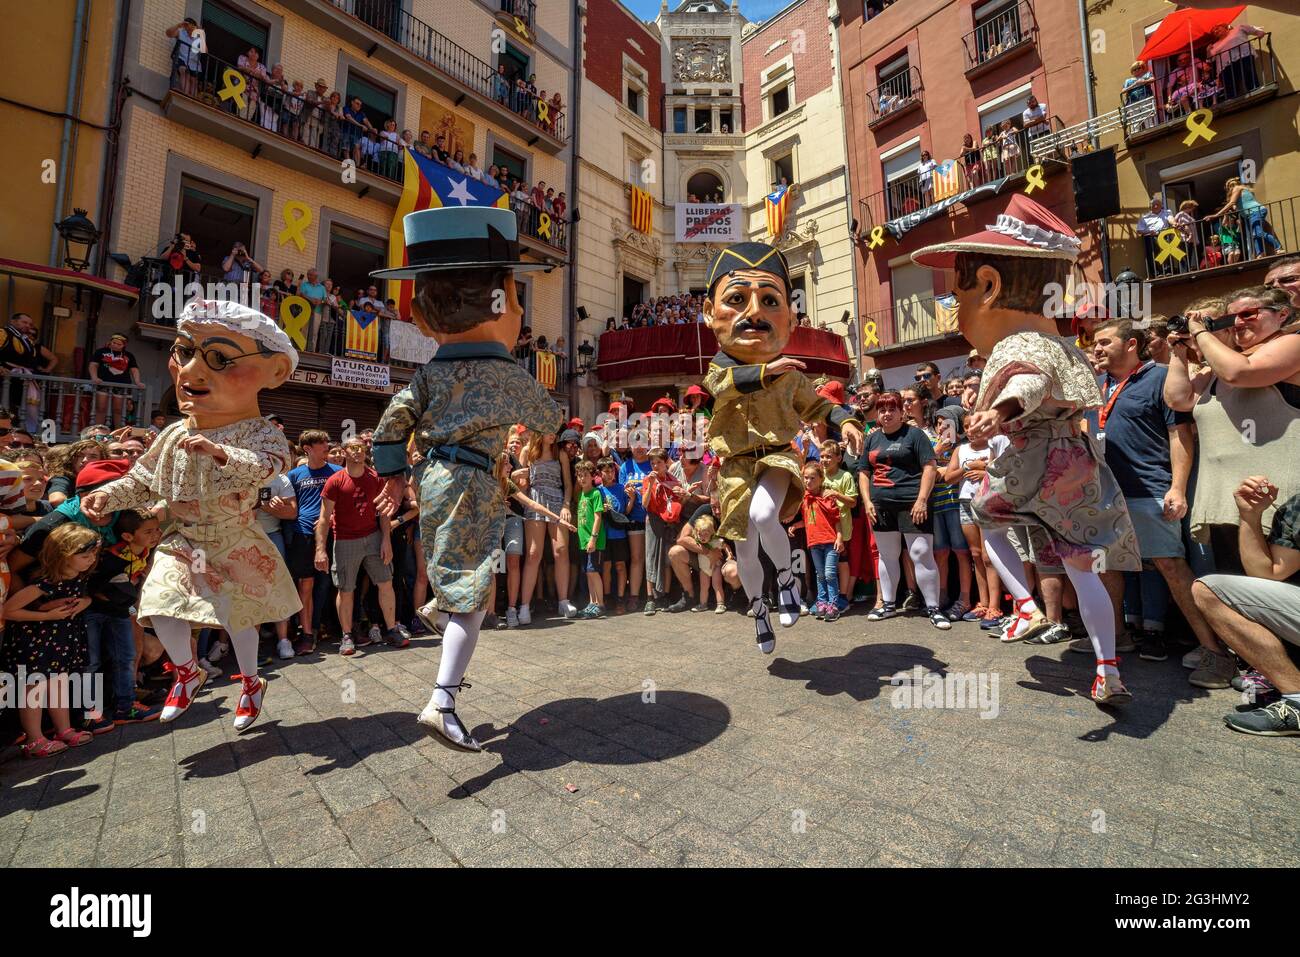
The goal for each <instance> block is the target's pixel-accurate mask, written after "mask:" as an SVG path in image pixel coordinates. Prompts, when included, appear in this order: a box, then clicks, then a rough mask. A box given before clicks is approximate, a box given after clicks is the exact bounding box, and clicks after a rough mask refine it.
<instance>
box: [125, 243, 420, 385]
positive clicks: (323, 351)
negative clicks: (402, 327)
mask: <svg viewBox="0 0 1300 957" xmlns="http://www.w3.org/2000/svg"><path fill="white" fill-rule="evenodd" d="M141 262H142V263H143V264H144V265H143V268H142V279H143V282H142V285H141V288H140V300H139V303H138V313H137V315H136V331H137V333H138V334H139V336H140V338H142V339H145V340H151V341H155V342H167V341H170V340H171V339H172V338H173V337H174V336H175V334H176V312H177V311H178V310H177V308H176V304H175V298H176V297H175V292H174V290H175V289H176V286H175V284H174V281H173V278H172V277H173V273H172V269H171V267H170V265H169V264H168V263H167V261H166V260H165V259H155V258H145V259H143V260H142V261H141ZM200 278H201V279H203V280H206V279H208V277H206V276H205V277H200ZM213 281H214V282H220V276H217V277H216V279H215V280H213ZM225 288H226V290H227V291H228V292H229V296H228V298H231V299H238V300H239V301H241V302H249V303H250V304H252V305H253V306H254V307H255V308H258V309H260V310H261V311H262V313H264V314H265V315H268V316H272V317H276V318H278V317H280V305H281V301H282V300H283V299H284V298H285V296H286V295H287V294H284V293H281V292H280V291H279V290H277V289H273V288H262V287H255V291H251V292H250V289H252V288H254V287H250V286H246V285H240V284H236V283H230V284H226V287H225ZM290 308H292V307H290ZM346 320H347V316H346V314H345V313H344V311H343V309H342V307H335V306H329V305H324V306H321V307H320V308H318V309H317V310H316V311H315V313H314V314H313V316H312V318H311V320H310V321H309V322H308V323H307V325H306V326H305V327H304V329H303V335H304V336H305V338H306V341H307V348H305V349H300V350H299V353H298V355H299V364H300V365H301V366H302V367H303V368H308V369H328V368H329V367H330V363H331V360H332V359H334V358H340V359H347V358H355V357H354V356H350V355H348V352H347V348H346V339H347V336H346V329H347V326H346ZM401 321H402V320H401V319H392V318H387V317H382V316H381V317H380V319H379V322H380V326H379V352H378V355H377V357H376V358H375V359H374V360H373V361H375V362H378V363H381V364H387V365H389V366H390V367H391V369H392V372H393V378H394V380H400V381H403V382H405V381H407V380H409V379H410V374H411V372H412V371H413V370H414V369H417V368H419V363H415V362H407V361H404V360H401V359H394V358H392V357H391V355H390V353H389V346H390V337H389V327H390V326H391V324H392V323H393V322H401Z"/></svg>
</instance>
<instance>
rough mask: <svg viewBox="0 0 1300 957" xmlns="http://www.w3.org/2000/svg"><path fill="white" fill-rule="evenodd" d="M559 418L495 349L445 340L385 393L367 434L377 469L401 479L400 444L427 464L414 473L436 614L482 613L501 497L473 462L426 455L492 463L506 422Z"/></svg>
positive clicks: (551, 422)
mask: <svg viewBox="0 0 1300 957" xmlns="http://www.w3.org/2000/svg"><path fill="white" fill-rule="evenodd" d="M562 420H563V413H561V411H560V407H559V406H557V405H556V404H555V402H554V401H553V400H552V399H551V397H550V396H549V395H548V394H547V392H546V390H545V389H544V388H542V386H541V385H540V384H539V383H538V382H537V380H536V379H534V378H533V377H532V376H531V375H529V374H528V372H527V371H526V370H525V369H524V368H523V367H521V366H520V365H519V363H517V362H515V360H514V357H513V356H512V355H511V354H510V352H509V351H508V350H507V349H506V348H505V347H504V346H499V345H497V344H495V343H449V344H447V345H444V346H442V347H441V348H439V350H438V352H437V354H436V355H435V356H434V357H433V359H431V360H430V361H429V362H428V363H426V364H425V366H424V367H423V368H422V369H420V370H419V371H418V372H416V373H415V376H414V377H413V378H412V379H411V384H410V385H408V386H407V387H406V388H405V389H403V390H402V391H401V392H399V393H397V395H395V396H393V399H392V401H391V402H390V403H389V405H388V409H387V410H386V411H385V412H384V415H383V418H381V419H380V420H379V427H378V428H377V429H375V435H374V454H375V468H376V470H377V471H378V472H379V474H380V475H384V476H392V475H400V474H404V472H405V470H406V444H407V441H408V439H409V438H410V436H411V434H412V433H414V434H415V447H416V449H417V450H418V451H419V452H420V454H421V455H424V456H425V457H426V459H428V463H427V465H426V466H425V468H424V472H423V475H422V476H421V477H420V541H421V542H422V543H423V545H424V554H425V560H426V562H427V564H428V572H429V588H430V589H431V590H432V592H433V597H434V600H435V601H436V602H437V607H438V610H439V611H445V612H448V613H450V614H465V613H469V612H474V611H478V610H480V609H482V608H483V607H484V606H485V605H486V604H487V602H488V598H489V597H490V596H491V593H492V587H493V585H494V583H495V577H494V576H495V569H494V565H495V562H494V560H493V553H494V552H495V551H496V550H497V549H498V548H500V547H501V536H502V533H503V532H504V531H505V524H506V500H505V494H504V493H503V491H502V489H501V483H500V482H498V481H497V479H496V478H495V476H494V475H492V474H491V473H489V472H486V471H484V470H483V469H480V468H477V467H476V466H474V465H470V464H466V463H463V462H462V463H451V462H447V461H444V460H442V459H439V458H430V457H429V452H430V450H431V449H434V448H437V447H438V446H446V445H458V446H461V447H462V448H465V449H468V450H470V451H473V452H478V453H480V454H481V455H483V456H485V457H486V458H488V459H491V460H492V461H493V462H495V461H496V457H497V456H498V455H499V454H500V453H501V452H502V451H504V449H505V443H506V437H507V435H508V434H509V431H510V428H511V426H513V425H514V424H516V423H522V424H523V425H525V426H526V427H527V428H529V429H530V430H532V431H534V432H554V431H556V430H557V429H558V428H559V427H560V423H561V421H562Z"/></svg>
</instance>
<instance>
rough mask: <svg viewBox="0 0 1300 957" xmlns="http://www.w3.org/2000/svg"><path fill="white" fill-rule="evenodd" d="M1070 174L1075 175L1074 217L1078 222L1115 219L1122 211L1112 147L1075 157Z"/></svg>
mask: <svg viewBox="0 0 1300 957" xmlns="http://www.w3.org/2000/svg"><path fill="white" fill-rule="evenodd" d="M1070 170H1071V172H1072V173H1073V174H1074V215H1075V219H1076V220H1077V221H1078V222H1080V223H1087V222H1091V221H1092V220H1094V219H1101V218H1102V217H1103V216H1114V215H1115V214H1116V213H1118V212H1119V211H1120V205H1119V176H1118V175H1117V174H1116V172H1115V148H1114V147H1113V146H1112V147H1110V148H1109V149H1104V150H1098V151H1097V152H1096V153H1084V154H1082V155H1080V156H1076V157H1075V158H1074V160H1073V161H1072V162H1071V163H1070Z"/></svg>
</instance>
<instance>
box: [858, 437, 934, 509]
mask: <svg viewBox="0 0 1300 957" xmlns="http://www.w3.org/2000/svg"><path fill="white" fill-rule="evenodd" d="M866 453H867V455H866V457H867V462H868V463H870V465H871V501H872V503H873V504H875V505H911V504H912V503H913V502H915V501H916V497H917V496H918V495H919V494H920V493H921V472H922V471H924V469H925V466H926V464H927V463H930V462H933V461H934V446H933V445H931V444H930V439H929V438H928V437H927V436H926V434H925V433H924V432H922V431H921V430H920V429H918V428H916V427H914V426H911V425H906V424H904V425H903V426H902V427H901V428H899V430H898V431H897V432H894V433H892V434H886V433H885V432H884V430H882V429H877V430H876V431H875V432H872V433H871V434H870V435H868V436H867V442H866Z"/></svg>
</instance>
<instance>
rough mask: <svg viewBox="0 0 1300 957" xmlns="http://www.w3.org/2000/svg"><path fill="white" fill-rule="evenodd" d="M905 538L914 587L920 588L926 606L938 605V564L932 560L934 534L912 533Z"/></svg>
mask: <svg viewBox="0 0 1300 957" xmlns="http://www.w3.org/2000/svg"><path fill="white" fill-rule="evenodd" d="M904 537H905V538H906V539H907V553H908V554H909V555H910V556H911V557H912V569H913V570H914V571H915V572H916V587H917V588H919V589H921V597H922V598H924V599H925V607H926V608H938V607H939V566H938V565H936V564H935V562H934V536H933V535H922V534H912V535H906V536H904Z"/></svg>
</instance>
